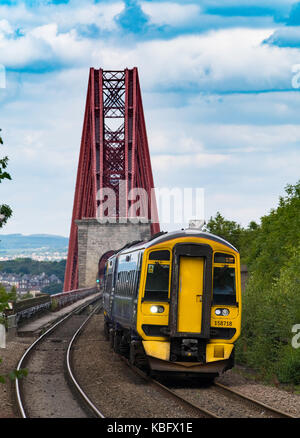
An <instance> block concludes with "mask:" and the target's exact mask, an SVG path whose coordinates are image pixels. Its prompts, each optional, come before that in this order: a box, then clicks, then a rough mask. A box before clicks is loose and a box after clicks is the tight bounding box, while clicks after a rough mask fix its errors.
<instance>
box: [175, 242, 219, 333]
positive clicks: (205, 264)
mask: <svg viewBox="0 0 300 438" xmlns="http://www.w3.org/2000/svg"><path fill="white" fill-rule="evenodd" d="M211 296H212V248H211V246H210V245H207V244H194V243H178V244H176V245H175V246H174V249H173V266H172V282H171V296H170V313H169V329H170V336H171V338H172V337H175V338H180V337H186V336H191V338H202V339H209V335H210V311H211Z"/></svg>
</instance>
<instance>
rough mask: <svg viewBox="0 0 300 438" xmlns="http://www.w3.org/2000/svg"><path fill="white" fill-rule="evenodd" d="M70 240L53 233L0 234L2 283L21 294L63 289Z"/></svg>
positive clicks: (34, 294)
mask: <svg viewBox="0 0 300 438" xmlns="http://www.w3.org/2000/svg"><path fill="white" fill-rule="evenodd" d="M68 243H69V239H68V238H66V237H63V236H55V235H50V234H32V235H28V236H26V235H23V234H2V235H0V284H1V285H2V286H4V287H5V289H6V290H7V291H10V290H11V288H12V287H15V288H16V292H17V295H18V296H20V297H21V296H26V295H28V294H30V296H36V294H39V293H44V292H45V293H50V294H52V293H58V292H61V291H62V287H63V280H64V271H65V262H66V258H67V251H68Z"/></svg>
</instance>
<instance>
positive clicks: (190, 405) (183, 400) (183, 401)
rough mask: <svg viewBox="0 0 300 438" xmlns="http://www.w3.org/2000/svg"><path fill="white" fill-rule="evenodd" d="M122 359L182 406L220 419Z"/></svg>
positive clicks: (122, 357) (123, 358) (136, 372)
mask: <svg viewBox="0 0 300 438" xmlns="http://www.w3.org/2000/svg"><path fill="white" fill-rule="evenodd" d="M119 356H120V358H121V359H122V360H123V361H124V362H125V363H126V364H127V365H128V366H129V367H130V369H131V370H132V371H134V373H135V374H138V375H139V376H140V377H142V378H143V379H144V380H146V381H147V382H149V383H150V384H151V385H153V386H154V387H156V388H157V389H158V390H160V391H161V392H163V393H165V394H167V395H168V396H171V397H172V398H173V399H174V398H175V399H177V400H178V401H179V402H180V403H181V404H182V405H185V406H187V407H188V408H189V409H193V410H194V411H197V412H200V413H201V414H203V415H205V417H207V418H220V417H218V416H217V415H216V414H214V413H213V412H210V411H208V410H207V409H205V408H202V407H200V406H198V405H196V404H194V403H192V402H190V401H189V400H187V399H186V398H184V397H182V396H180V395H178V394H176V392H174V391H172V390H171V389H170V388H168V387H167V386H165V385H163V384H162V383H160V382H158V381H157V380H155V379H152V378H151V377H150V376H148V375H147V374H146V373H145V372H144V371H142V370H140V369H139V368H137V367H136V366H134V365H132V364H131V363H130V362H129V360H128V359H126V358H125V357H124V356H121V355H119Z"/></svg>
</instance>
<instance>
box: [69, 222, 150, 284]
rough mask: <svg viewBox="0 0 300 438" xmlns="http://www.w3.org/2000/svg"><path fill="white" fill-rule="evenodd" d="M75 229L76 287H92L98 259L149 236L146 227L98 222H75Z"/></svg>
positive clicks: (144, 225) (129, 223) (146, 224)
mask: <svg viewBox="0 0 300 438" xmlns="http://www.w3.org/2000/svg"><path fill="white" fill-rule="evenodd" d="M76 224H77V227H78V261H79V263H78V280H79V285H78V287H79V288H80V289H81V288H85V287H92V286H94V285H95V283H96V278H97V273H98V263H99V259H100V257H101V256H102V255H103V254H104V253H106V252H107V251H109V250H117V249H119V248H121V247H122V246H124V245H125V244H126V243H128V242H132V241H133V240H147V239H149V238H150V236H151V231H150V224H149V223H141V222H139V223H131V222H126V223H101V222H99V221H98V220H97V219H82V220H76Z"/></svg>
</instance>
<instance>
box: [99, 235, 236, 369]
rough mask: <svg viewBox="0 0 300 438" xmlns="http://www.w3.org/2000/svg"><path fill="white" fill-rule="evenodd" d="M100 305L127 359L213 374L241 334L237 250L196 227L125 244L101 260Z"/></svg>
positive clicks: (226, 362) (228, 361)
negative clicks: (103, 276) (102, 289)
mask: <svg viewBox="0 0 300 438" xmlns="http://www.w3.org/2000/svg"><path fill="white" fill-rule="evenodd" d="M103 307H104V317H105V323H104V330H105V333H106V335H107V337H108V338H109V339H110V342H111V345H112V346H113V348H114V350H115V351H116V352H118V353H121V354H124V355H127V356H128V357H129V358H130V361H131V362H132V363H133V364H136V365H137V366H140V367H145V368H148V369H150V370H156V371H167V372H184V373H199V374H202V375H206V376H215V375H218V374H220V373H222V372H224V371H226V370H227V369H230V368H232V366H233V364H234V343H235V341H236V340H237V338H238V337H239V335H240V329H241V279H240V258H239V253H238V251H237V250H236V249H235V248H234V247H233V246H232V245H231V244H230V243H229V242H227V241H225V240H223V239H221V238H219V237H217V236H215V235H212V234H209V233H206V232H202V231H198V230H195V229H187V230H181V231H178V232H170V233H164V234H161V235H159V236H157V237H155V238H153V239H151V240H149V241H148V242H142V243H136V244H132V245H130V244H128V245H127V246H126V247H125V248H124V249H122V250H121V251H119V252H117V253H116V254H115V255H113V256H112V257H111V258H110V259H109V260H108V262H107V266H106V274H105V287H104V293H103Z"/></svg>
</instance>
